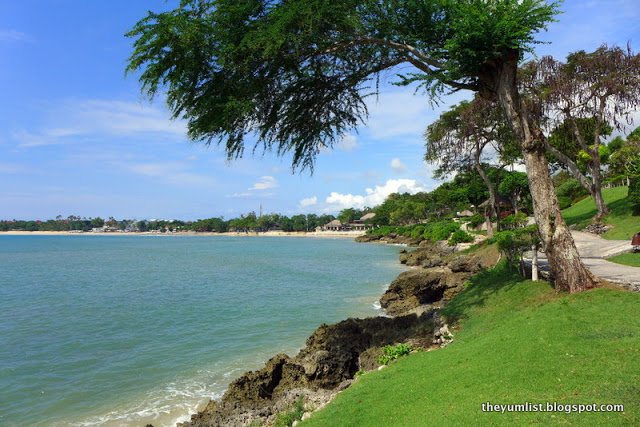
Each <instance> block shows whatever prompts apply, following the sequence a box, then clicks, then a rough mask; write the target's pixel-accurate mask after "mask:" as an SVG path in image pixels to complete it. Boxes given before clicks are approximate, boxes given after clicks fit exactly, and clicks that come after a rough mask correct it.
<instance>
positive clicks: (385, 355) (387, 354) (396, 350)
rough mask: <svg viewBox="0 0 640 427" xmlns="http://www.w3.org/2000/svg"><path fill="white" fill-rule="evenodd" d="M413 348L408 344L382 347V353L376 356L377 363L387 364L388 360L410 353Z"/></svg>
mask: <svg viewBox="0 0 640 427" xmlns="http://www.w3.org/2000/svg"><path fill="white" fill-rule="evenodd" d="M412 350H413V348H412V347H411V346H410V345H409V344H396V345H388V346H385V347H384V348H383V349H382V355H381V356H380V357H379V358H378V363H380V364H381V365H388V364H389V362H391V361H393V360H396V359H398V358H400V357H402V356H406V355H407V354H409V353H411V351H412Z"/></svg>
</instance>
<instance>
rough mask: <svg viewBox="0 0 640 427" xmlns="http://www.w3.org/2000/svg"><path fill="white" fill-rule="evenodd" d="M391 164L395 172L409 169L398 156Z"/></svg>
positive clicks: (403, 171)
mask: <svg viewBox="0 0 640 427" xmlns="http://www.w3.org/2000/svg"><path fill="white" fill-rule="evenodd" d="M389 165H390V166H391V169H393V171H394V172H395V173H405V172H406V171H407V166H406V165H405V164H404V163H402V161H401V160H400V159H399V158H397V157H394V158H393V159H391V163H390V164H389Z"/></svg>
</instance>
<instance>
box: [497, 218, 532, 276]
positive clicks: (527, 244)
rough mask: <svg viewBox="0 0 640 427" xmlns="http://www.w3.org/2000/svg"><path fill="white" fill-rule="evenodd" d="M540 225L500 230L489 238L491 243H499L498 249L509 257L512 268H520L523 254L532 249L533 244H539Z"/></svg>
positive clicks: (508, 261)
mask: <svg viewBox="0 0 640 427" xmlns="http://www.w3.org/2000/svg"><path fill="white" fill-rule="evenodd" d="M539 241H540V240H539V237H538V227H537V226H536V225H535V224H534V225H530V226H528V227H524V228H518V229H515V230H506V231H499V232H497V233H496V234H495V236H493V237H492V238H491V239H489V240H488V242H489V243H497V244H498V250H500V252H502V253H503V254H504V255H505V257H506V258H507V263H508V264H509V266H510V267H511V268H518V267H519V265H520V261H522V255H523V254H524V253H525V252H526V251H528V250H530V249H531V246H533V245H538V243H539Z"/></svg>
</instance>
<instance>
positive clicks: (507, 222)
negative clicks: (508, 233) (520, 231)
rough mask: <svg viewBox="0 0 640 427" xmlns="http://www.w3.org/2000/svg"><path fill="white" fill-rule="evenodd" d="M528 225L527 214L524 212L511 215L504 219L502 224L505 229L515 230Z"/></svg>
mask: <svg viewBox="0 0 640 427" xmlns="http://www.w3.org/2000/svg"><path fill="white" fill-rule="evenodd" d="M525 225H527V215H526V214H524V213H523V212H518V213H517V214H513V215H509V216H507V217H505V218H504V219H503V220H502V223H501V226H502V228H503V229H505V230H515V229H516V228H522V227H524V226H525Z"/></svg>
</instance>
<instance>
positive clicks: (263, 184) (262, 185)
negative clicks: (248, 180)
mask: <svg viewBox="0 0 640 427" xmlns="http://www.w3.org/2000/svg"><path fill="white" fill-rule="evenodd" d="M277 186H278V181H277V180H276V179H275V178H274V177H272V176H270V175H265V176H261V177H260V179H259V180H258V181H257V182H255V183H254V184H253V186H252V187H251V188H249V191H253V190H258V191H262V190H268V189H270V188H276V187H277Z"/></svg>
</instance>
